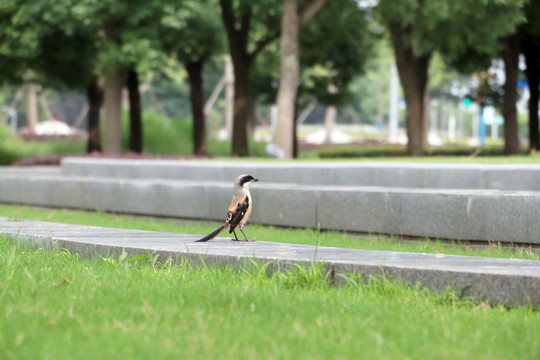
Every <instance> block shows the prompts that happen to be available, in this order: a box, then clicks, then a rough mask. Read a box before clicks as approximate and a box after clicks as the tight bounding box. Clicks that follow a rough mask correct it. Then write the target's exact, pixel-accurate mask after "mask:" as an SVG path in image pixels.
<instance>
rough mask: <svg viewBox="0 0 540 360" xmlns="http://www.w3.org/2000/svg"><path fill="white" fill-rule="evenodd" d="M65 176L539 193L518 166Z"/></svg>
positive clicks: (75, 171) (74, 163)
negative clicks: (247, 177)
mask: <svg viewBox="0 0 540 360" xmlns="http://www.w3.org/2000/svg"><path fill="white" fill-rule="evenodd" d="M61 168H62V174H64V175H66V176H95V177H118V178H131V179H134V178H148V179H171V180H195V181H224V182H231V183H232V181H233V180H234V179H235V178H236V177H237V176H238V175H240V174H251V175H254V176H256V177H258V178H260V179H261V180H262V181H265V182H269V183H270V182H275V183H281V182H285V183H295V184H301V185H328V186H383V187H398V188H401V187H404V188H422V189H492V190H516V191H540V163H539V164H517V165H477V164H475V165H471V164H433V163H403V162H399V163H397V162H365V163H362V162H352V161H350V162H312V163H310V162H271V161H268V162H247V163H246V162H235V161H176V160H122V159H80V158H66V159H63V160H62V166H61Z"/></svg>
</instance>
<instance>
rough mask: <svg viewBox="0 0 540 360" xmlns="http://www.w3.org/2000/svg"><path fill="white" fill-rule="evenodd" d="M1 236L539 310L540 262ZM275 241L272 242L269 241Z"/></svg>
mask: <svg viewBox="0 0 540 360" xmlns="http://www.w3.org/2000/svg"><path fill="white" fill-rule="evenodd" d="M0 233H2V234H5V235H7V236H9V237H10V238H12V239H14V240H15V239H17V240H21V241H30V242H36V243H38V244H40V245H41V246H43V247H44V248H50V247H55V248H60V249H68V250H69V251H70V252H71V253H79V254H81V255H83V256H86V257H98V256H100V255H105V256H107V255H113V256H118V255H120V254H121V253H122V251H126V252H127V253H128V254H129V255H136V254H144V253H151V254H159V255H160V259H162V260H165V259H168V258H169V257H170V258H172V259H173V260H175V259H176V260H177V261H178V260H179V259H181V258H183V259H189V260H190V261H192V262H194V263H195V264H200V262H201V259H202V260H204V262H205V263H206V264H207V265H210V264H212V263H221V264H224V265H233V266H234V265H238V264H242V263H246V261H248V260H250V259H256V260H259V261H262V262H271V264H272V268H273V269H274V270H278V269H281V270H283V269H287V268H288V267H287V266H289V265H290V264H300V265H304V266H310V265H311V264H312V263H315V264H318V263H321V262H323V263H324V269H325V271H330V272H331V277H332V278H333V279H335V281H336V282H340V281H341V282H343V281H344V280H343V278H342V277H340V276H338V275H340V274H341V275H342V274H359V275H362V276H363V277H364V279H367V278H368V276H370V275H381V274H382V275H385V276H390V277H391V278H392V279H393V280H397V279H402V280H403V281H405V282H408V283H411V284H417V283H421V284H422V285H423V286H425V287H427V288H429V289H432V290H437V291H445V289H446V287H447V286H452V287H453V288H454V289H457V290H461V291H462V295H463V296H465V297H474V298H476V299H478V300H485V301H489V302H491V303H493V304H499V303H503V304H506V305H508V306H516V305H522V304H531V305H533V306H535V307H539V306H540V261H535V260H516V259H494V258H482V257H472V256H447V255H442V254H438V255H430V254H414V253H399V252H388V251H368V250H352V249H338V248H329V247H315V246H305V245H290V244H280V243H272V242H265V241H257V242H247V243H245V242H233V241H230V240H229V239H228V238H217V239H215V240H214V241H210V242H206V243H195V242H193V241H194V240H196V239H198V238H200V236H201V235H188V234H173V233H162V232H152V231H140V230H123V229H109V228H102V227H93V226H83V225H67V224H58V223H49V222H40V221H27V220H25V221H21V220H11V219H7V218H3V217H0ZM268 240H271V239H268Z"/></svg>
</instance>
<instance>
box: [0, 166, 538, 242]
mask: <svg viewBox="0 0 540 360" xmlns="http://www.w3.org/2000/svg"><path fill="white" fill-rule="evenodd" d="M252 195H253V202H254V206H253V213H252V218H251V219H250V221H251V222H257V223H261V224H266V225H276V226H293V227H302V228H304V227H310V228H317V227H318V226H319V224H320V226H321V228H322V229H327V230H340V231H341V230H345V231H353V232H361V233H382V234H393V235H396V236H412V237H430V238H434V239H435V238H440V239H451V240H477V241H489V242H503V243H514V244H537V245H538V244H540V221H538V219H539V216H540V215H539V214H540V192H520V191H496V190H490V191H486V190H437V189H410V188H386V187H354V186H321V185H319V186H314V185H298V184H286V183H267V182H266V181H264V180H261V182H258V183H256V184H255V185H254V186H252ZM231 196H232V184H231V182H215V181H206V182H200V181H173V180H163V179H157V180H155V179H147V178H144V179H137V178H133V179H126V178H115V177H112V178H106V177H80V176H47V175H41V176H17V175H13V174H9V175H0V202H3V203H14V204H25V205H38V206H45V207H65V208H77V209H86V210H104V211H111V212H122V213H128V214H141V215H151V216H167V217H176V218H186V219H205V220H218V221H221V220H224V219H225V216H226V209H227V207H228V205H229V202H230V200H231Z"/></svg>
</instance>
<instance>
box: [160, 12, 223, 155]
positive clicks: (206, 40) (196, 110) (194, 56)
mask: <svg viewBox="0 0 540 360" xmlns="http://www.w3.org/2000/svg"><path fill="white" fill-rule="evenodd" d="M213 5H214V3H213V1H205V2H196V1H194V2H188V3H186V4H182V5H180V6H173V5H171V6H168V7H166V8H165V16H164V17H163V18H162V20H161V28H160V39H161V44H162V46H163V49H164V51H165V52H167V53H168V54H172V55H174V56H175V57H176V58H177V59H178V60H179V61H180V62H182V63H183V64H184V67H185V69H186V71H187V73H188V80H189V86H190V102H191V113H192V116H193V153H194V154H196V155H206V154H207V145H206V125H205V116H204V111H203V110H204V95H203V67H204V65H205V63H206V61H207V60H208V59H209V58H210V57H211V56H212V55H213V54H216V53H218V52H220V51H221V50H222V48H223V46H222V38H221V36H219V33H220V24H219V22H218V20H217V19H219V15H218V14H217V12H215V11H214V6H213Z"/></svg>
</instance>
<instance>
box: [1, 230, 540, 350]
mask: <svg viewBox="0 0 540 360" xmlns="http://www.w3.org/2000/svg"><path fill="white" fill-rule="evenodd" d="M264 270H265V268H264V266H259V267H257V266H251V267H249V268H248V267H246V268H236V269H232V268H223V267H207V268H192V267H191V266H190V264H189V263H183V264H181V265H179V266H168V264H167V263H166V262H165V263H164V264H161V265H157V264H152V261H144V259H128V258H123V257H120V258H117V259H116V258H100V259H93V260H87V259H82V258H79V257H78V256H77V255H76V254H70V253H67V252H62V251H58V250H53V251H42V250H41V249H39V248H38V247H36V246H32V245H24V244H13V243H12V242H11V241H10V240H6V239H5V238H3V237H1V236H0V309H1V310H0V358H1V359H100V358H101V359H113V358H120V359H171V358H172V359H180V358H188V359H207V358H219V359H358V358H366V359H404V358H411V359H420V358H421V359H538V358H540V336H539V335H540V311H533V310H531V309H530V308H528V307H520V308H517V309H510V310H509V309H505V308H503V307H500V306H499V307H493V308H492V307H488V306H486V305H485V304H483V303H474V302H471V301H467V300H459V299H457V298H455V297H454V296H453V294H452V293H451V292H450V291H448V292H447V293H446V294H442V295H439V294H433V293H429V292H427V291H422V290H421V289H418V288H417V289H410V288H407V287H405V286H402V285H399V284H398V285H396V284H393V283H390V282H389V281H386V280H381V279H375V280H373V281H372V282H371V283H370V284H369V285H366V284H363V283H359V282H356V281H353V280H351V281H350V282H349V285H346V286H343V287H337V288H336V287H332V286H330V285H328V283H327V282H326V281H325V280H324V274H321V273H320V272H319V271H318V269H316V268H315V269H312V271H311V274H308V273H307V272H306V270H302V269H298V270H296V271H293V272H289V273H285V274H283V273H276V274H274V275H271V276H269V275H267V274H266V272H265V271H264Z"/></svg>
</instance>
